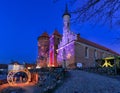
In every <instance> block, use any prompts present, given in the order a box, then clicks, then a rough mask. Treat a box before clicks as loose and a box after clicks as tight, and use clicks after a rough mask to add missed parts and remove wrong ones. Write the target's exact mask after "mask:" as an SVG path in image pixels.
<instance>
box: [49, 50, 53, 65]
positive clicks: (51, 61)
mask: <svg viewBox="0 0 120 93" xmlns="http://www.w3.org/2000/svg"><path fill="white" fill-rule="evenodd" d="M52 63H53V51H50V61H49V66H52Z"/></svg>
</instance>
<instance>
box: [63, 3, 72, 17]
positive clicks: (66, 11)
mask: <svg viewBox="0 0 120 93" xmlns="http://www.w3.org/2000/svg"><path fill="white" fill-rule="evenodd" d="M64 15H69V16H70V17H71V15H70V13H69V12H68V5H67V4H66V6H65V12H64V14H63V16H64Z"/></svg>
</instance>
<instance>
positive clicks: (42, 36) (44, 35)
mask: <svg viewBox="0 0 120 93" xmlns="http://www.w3.org/2000/svg"><path fill="white" fill-rule="evenodd" d="M44 37H45V38H46V37H47V38H49V35H48V33H47V32H44V33H43V34H42V35H41V36H39V37H38V40H39V39H40V38H44Z"/></svg>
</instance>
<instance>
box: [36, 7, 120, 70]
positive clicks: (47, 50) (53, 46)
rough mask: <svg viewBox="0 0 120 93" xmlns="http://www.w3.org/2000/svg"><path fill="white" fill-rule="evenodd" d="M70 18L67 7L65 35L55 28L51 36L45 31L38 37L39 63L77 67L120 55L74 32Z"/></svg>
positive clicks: (64, 24)
mask: <svg viewBox="0 0 120 93" xmlns="http://www.w3.org/2000/svg"><path fill="white" fill-rule="evenodd" d="M70 18H71V15H70V14H69V12H68V9H67V7H66V10H65V12H64V14H63V35H60V34H59V32H58V31H57V30H55V31H54V33H53V34H52V35H51V36H49V35H48V34H47V33H43V34H42V35H41V36H39V37H38V58H37V65H39V66H40V67H58V66H62V67H67V68H75V67H77V65H78V64H79V65H81V66H82V67H94V66H95V60H96V59H100V58H104V57H108V56H115V55H119V54H117V53H116V52H114V51H112V50H110V49H108V48H106V47H103V46H101V45H98V44H96V43H94V42H91V41H88V40H86V39H84V38H82V37H80V34H75V33H73V32H72V31H71V30H70Z"/></svg>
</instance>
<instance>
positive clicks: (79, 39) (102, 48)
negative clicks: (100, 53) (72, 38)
mask: <svg viewBox="0 0 120 93" xmlns="http://www.w3.org/2000/svg"><path fill="white" fill-rule="evenodd" d="M77 41H78V42H80V43H84V44H87V45H90V46H93V47H95V48H98V49H101V50H104V51H108V52H110V53H113V54H116V55H120V54H118V53H116V52H114V51H113V50H111V49H109V48H106V47H104V46H102V45H99V44H96V43H94V42H91V41H89V40H86V39H84V38H81V37H79V38H78V40H77Z"/></svg>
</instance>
